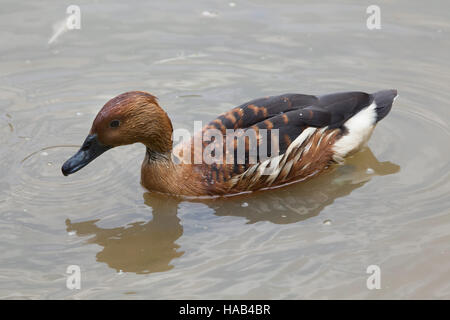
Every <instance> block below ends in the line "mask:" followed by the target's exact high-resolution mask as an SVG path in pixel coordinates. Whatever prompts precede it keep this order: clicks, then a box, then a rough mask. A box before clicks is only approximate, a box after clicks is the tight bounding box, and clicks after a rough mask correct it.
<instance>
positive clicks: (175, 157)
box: [62, 89, 397, 197]
mask: <svg viewBox="0 0 450 320" xmlns="http://www.w3.org/2000/svg"><path fill="white" fill-rule="evenodd" d="M395 98H397V90H395V89H389V90H381V91H377V92H375V93H371V94H369V93H365V92H360V91H351V92H337V93H331V94H324V95H308V94H296V93H288V94H282V95H275V96H267V97H263V98H258V99H254V100H251V101H249V102H246V103H244V104H242V105H239V106H237V107H235V108H233V109H231V110H229V111H227V112H224V113H222V114H221V115H219V116H218V117H217V118H216V119H214V120H212V121H211V122H209V123H208V124H206V125H205V126H204V127H203V128H202V130H201V131H198V132H197V133H196V134H194V136H193V137H192V138H189V139H186V141H182V142H180V143H178V144H177V145H175V146H174V142H173V138H174V130H173V127H172V122H171V120H170V118H169V116H168V115H167V113H166V112H165V111H164V110H163V108H162V107H161V106H160V105H159V103H158V99H157V97H156V96H154V95H152V94H150V93H147V92H144V91H130V92H125V93H122V94H120V95H118V96H116V97H114V98H112V99H111V100H109V101H108V102H107V103H106V104H105V105H104V106H103V107H102V108H101V110H100V111H99V113H98V114H97V116H96V117H95V119H94V121H93V123H92V126H91V129H90V131H89V134H88V135H87V137H86V139H85V140H84V142H83V144H82V146H81V148H80V149H79V150H78V152H76V153H75V154H74V155H73V156H72V157H71V158H69V159H68V160H67V161H66V162H65V163H64V164H63V165H62V173H63V175H64V176H68V175H70V174H73V173H75V172H77V171H78V170H80V169H82V168H83V167H85V166H86V165H87V164H88V163H90V162H91V161H93V160H94V159H96V158H97V157H98V156H100V155H101V154H103V153H105V152H106V151H108V150H110V149H112V148H115V147H119V146H124V145H129V144H134V143H141V144H143V145H144V146H145V147H146V152H145V157H144V160H143V162H142V166H141V184H142V186H143V187H144V188H145V189H147V190H149V191H153V192H159V193H164V194H170V195H176V196H186V197H221V196H230V195H236V194H242V193H248V192H254V191H257V190H266V189H272V188H279V187H284V186H286V185H289V184H292V183H300V182H301V181H304V180H306V179H310V178H312V177H313V176H315V175H317V174H319V173H320V172H323V171H326V170H327V168H329V167H330V166H331V165H333V164H340V163H343V162H344V161H345V158H346V157H348V156H350V155H352V154H354V153H356V152H358V151H360V150H361V149H363V148H364V147H365V146H366V144H367V142H368V140H369V138H370V137H371V135H372V132H373V130H374V128H375V126H376V125H377V123H378V122H379V121H380V120H382V119H383V118H384V117H386V115H387V114H388V113H389V112H390V110H391V108H392V104H393V102H394V100H395ZM229 137H231V138H230V139H229ZM224 141H226V142H227V143H224Z"/></svg>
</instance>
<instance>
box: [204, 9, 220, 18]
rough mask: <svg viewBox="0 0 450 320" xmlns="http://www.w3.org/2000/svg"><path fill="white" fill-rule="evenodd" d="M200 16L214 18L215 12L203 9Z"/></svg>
mask: <svg viewBox="0 0 450 320" xmlns="http://www.w3.org/2000/svg"><path fill="white" fill-rule="evenodd" d="M202 16H204V17H208V18H215V17H217V13H215V12H211V11H203V12H202Z"/></svg>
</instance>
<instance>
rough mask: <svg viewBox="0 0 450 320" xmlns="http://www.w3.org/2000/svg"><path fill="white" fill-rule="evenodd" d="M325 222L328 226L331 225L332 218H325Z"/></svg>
mask: <svg viewBox="0 0 450 320" xmlns="http://www.w3.org/2000/svg"><path fill="white" fill-rule="evenodd" d="M323 224H324V225H326V226H329V225H331V220H330V219H327V220H325V221H324V222H323Z"/></svg>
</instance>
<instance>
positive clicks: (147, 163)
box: [141, 147, 178, 193]
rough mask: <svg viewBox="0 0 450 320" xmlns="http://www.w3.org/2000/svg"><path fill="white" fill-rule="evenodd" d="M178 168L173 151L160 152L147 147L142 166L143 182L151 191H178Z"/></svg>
mask: <svg viewBox="0 0 450 320" xmlns="http://www.w3.org/2000/svg"><path fill="white" fill-rule="evenodd" d="M177 171H178V168H177V167H176V166H175V165H174V163H173V161H172V157H171V152H158V151H154V150H152V149H150V148H148V147H147V151H146V154H145V158H144V161H143V162H142V167H141V184H142V185H143V186H144V187H145V188H146V189H148V190H150V191H159V192H163V193H176V190H173V189H174V186H176V185H177V182H176V181H177V174H178V173H177Z"/></svg>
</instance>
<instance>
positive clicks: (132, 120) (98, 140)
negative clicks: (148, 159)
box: [62, 91, 172, 176]
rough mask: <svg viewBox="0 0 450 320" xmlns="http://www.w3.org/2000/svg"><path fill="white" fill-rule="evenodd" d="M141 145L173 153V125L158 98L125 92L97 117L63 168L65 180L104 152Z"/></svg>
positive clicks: (109, 103)
mask: <svg viewBox="0 0 450 320" xmlns="http://www.w3.org/2000/svg"><path fill="white" fill-rule="evenodd" d="M136 142H141V143H143V144H145V145H146V146H147V148H148V149H149V150H151V151H152V152H157V153H167V152H170V150H171V149H172V123H171V122H170V119H169V117H168V116H167V114H166V113H165V112H164V110H162V108H161V107H160V106H159V105H158V102H157V99H156V97H155V96H153V95H151V94H149V93H146V92H141V91H132V92H126V93H123V94H121V95H118V96H117V97H115V98H113V99H111V100H109V101H108V102H107V103H106V104H105V105H104V106H103V108H102V109H101V110H100V112H99V113H98V114H97V116H96V117H95V120H94V123H93V124H92V128H91V131H90V132H89V135H88V136H87V138H86V140H84V143H83V145H82V146H81V148H80V150H78V152H77V153H76V154H75V155H73V156H72V157H71V158H70V159H69V160H67V161H66V162H65V163H64V165H63V166H62V172H63V174H64V175H65V176H67V175H69V174H72V173H74V172H77V171H78V170H80V169H81V168H83V167H84V166H86V165H87V164H88V163H89V162H91V161H92V160H94V159H95V158H97V157H98V156H99V155H101V154H102V153H104V152H105V151H107V150H109V149H111V148H114V147H117V146H122V145H126V144H132V143H136Z"/></svg>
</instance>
